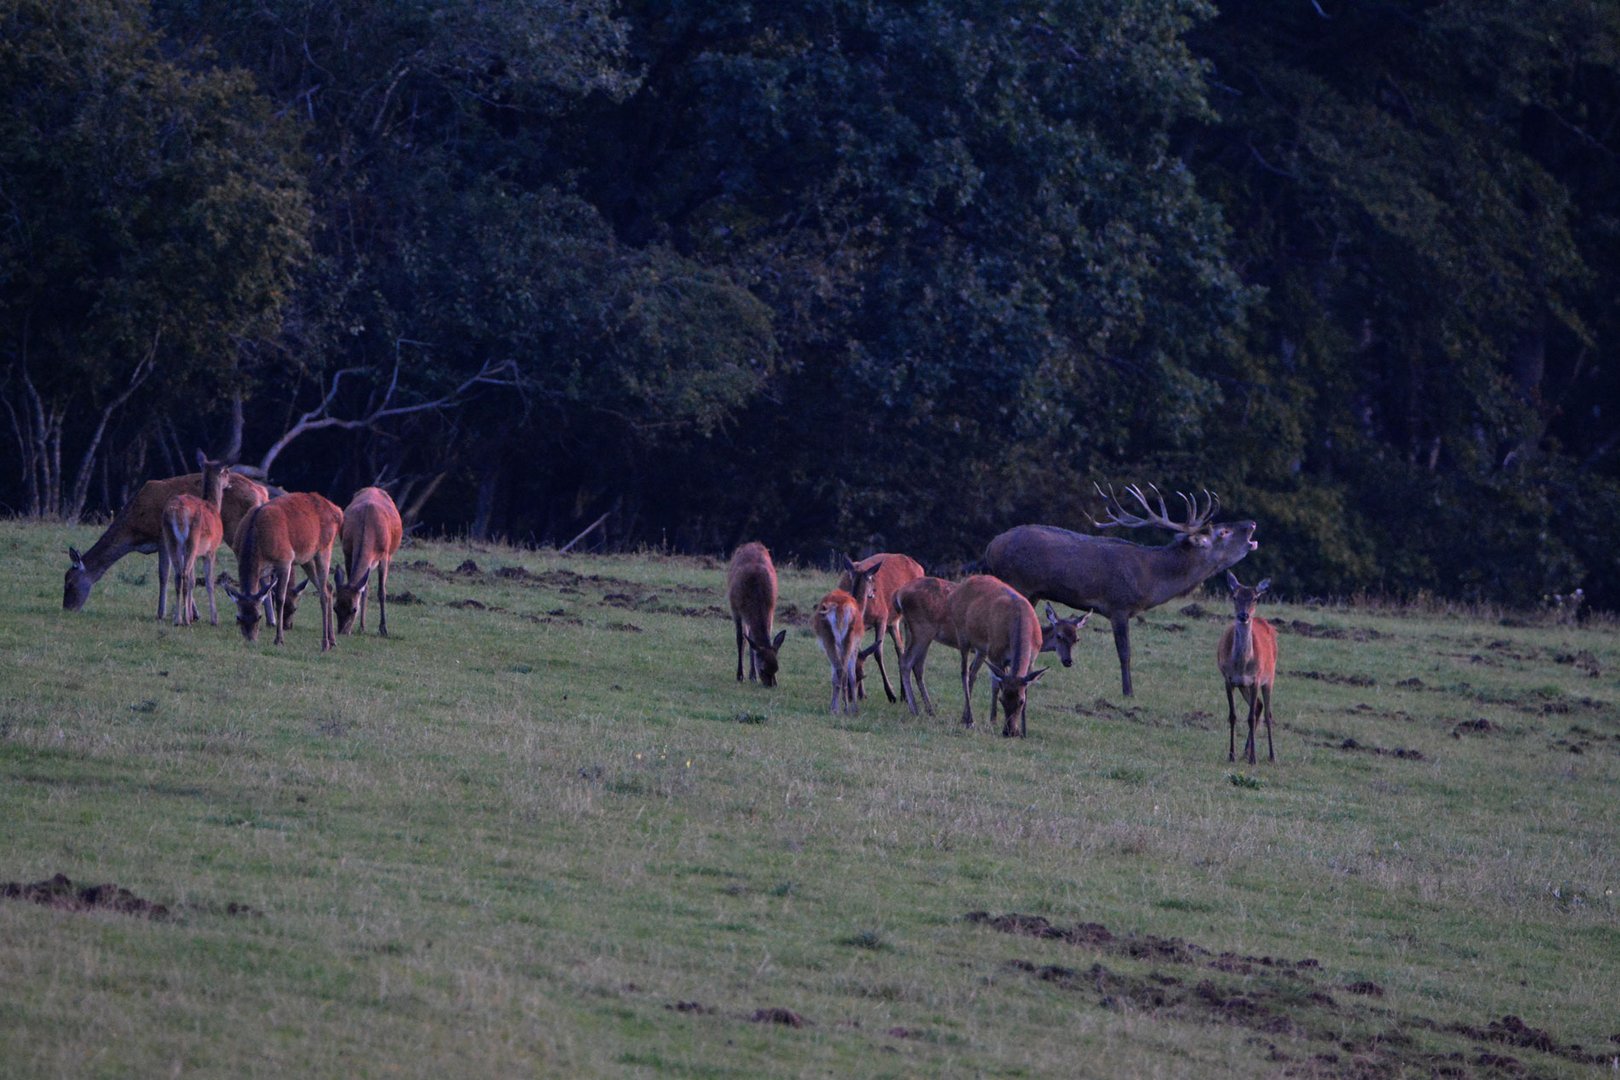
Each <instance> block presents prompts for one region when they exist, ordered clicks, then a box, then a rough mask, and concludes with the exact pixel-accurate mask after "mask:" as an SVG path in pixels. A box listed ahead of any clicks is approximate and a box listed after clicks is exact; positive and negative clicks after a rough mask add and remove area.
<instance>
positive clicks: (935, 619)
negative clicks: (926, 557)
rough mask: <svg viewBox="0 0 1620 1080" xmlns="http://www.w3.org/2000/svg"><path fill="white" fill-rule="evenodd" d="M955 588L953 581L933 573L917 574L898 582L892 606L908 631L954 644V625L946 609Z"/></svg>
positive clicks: (943, 642) (945, 643) (915, 634)
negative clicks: (900, 582) (924, 575)
mask: <svg viewBox="0 0 1620 1080" xmlns="http://www.w3.org/2000/svg"><path fill="white" fill-rule="evenodd" d="M955 589H956V585H955V584H954V583H953V582H949V581H946V580H944V579H943V578H936V577H920V578H917V579H916V580H915V581H908V582H906V583H905V584H904V585H902V586H900V588H899V589H897V590H896V591H895V594H894V609H895V611H896V613H898V614H899V615H900V617H901V618H903V619H905V620H906V628H907V632H908V633H909V634H911V635H914V636H919V637H927V638H928V639H930V640H933V641H938V642H940V643H941V644H943V645H951V646H954V645H956V627H955V625H954V624H953V623H952V622H951V615H950V610H949V605H950V599H951V593H952V592H954V591H955Z"/></svg>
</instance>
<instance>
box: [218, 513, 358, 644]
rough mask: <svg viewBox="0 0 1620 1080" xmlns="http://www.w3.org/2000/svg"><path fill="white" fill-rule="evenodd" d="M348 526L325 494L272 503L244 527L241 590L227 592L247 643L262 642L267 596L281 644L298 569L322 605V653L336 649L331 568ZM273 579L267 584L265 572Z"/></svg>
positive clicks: (240, 555)
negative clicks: (261, 617) (337, 544)
mask: <svg viewBox="0 0 1620 1080" xmlns="http://www.w3.org/2000/svg"><path fill="white" fill-rule="evenodd" d="M342 526H343V511H342V510H339V509H338V508H337V504H335V503H333V502H332V501H331V500H330V499H327V498H325V497H323V496H321V495H316V494H313V493H311V492H293V493H291V494H287V495H282V496H281V497H279V498H276V499H271V500H270V501H269V502H267V503H265V504H264V505H263V506H261V507H259V508H258V509H256V510H254V511H253V513H252V514H250V515H249V516H248V518H247V520H246V521H244V522H243V523H242V536H241V544H242V546H241V548H240V550H239V551H238V552H237V564H236V565H237V580H238V581H239V582H240V583H241V586H242V591H241V592H238V591H237V590H235V589H232V588H229V587H227V588H226V591H227V592H229V593H230V595H231V599H233V600H235V601H236V623H237V626H238V627H240V628H241V631H242V636H243V637H244V638H246V639H247V640H248V641H257V640H258V639H259V608H260V605H262V604H263V603H264V601H265V599H266V598H267V597H268V598H270V600H271V607H272V608H273V609H274V610H275V611H276V612H277V613H279V616H278V618H277V619H276V644H277V645H280V644H281V643H282V640H283V635H284V632H285V630H286V628H287V617H286V615H287V610H288V609H287V597H288V595H289V594H290V593H291V592H292V577H293V566H294V565H298V566H302V567H303V568H304V573H305V574H307V575H308V577H309V580H310V581H313V582H314V583H315V591H316V593H317V594H318V595H319V596H320V601H321V651H322V652H325V651H326V650H327V649H330V648H331V647H332V646H333V645H335V644H337V635H336V634H334V633H333V623H334V621H335V620H334V619H333V617H332V593H331V590H330V589H328V588H327V584H326V581H327V575H328V572H329V571H330V569H331V565H332V542H333V541H334V540H336V539H337V534H338V530H339V529H340V528H342ZM267 572H268V573H269V574H270V580H269V581H268V582H266V581H264V576H265V574H266V573H267Z"/></svg>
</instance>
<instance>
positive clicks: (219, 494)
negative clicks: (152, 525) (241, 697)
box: [160, 460, 231, 626]
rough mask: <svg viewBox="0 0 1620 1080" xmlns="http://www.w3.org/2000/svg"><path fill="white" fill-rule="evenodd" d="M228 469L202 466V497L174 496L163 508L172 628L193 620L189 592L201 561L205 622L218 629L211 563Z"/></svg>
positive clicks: (208, 463)
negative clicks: (205, 591) (170, 573)
mask: <svg viewBox="0 0 1620 1080" xmlns="http://www.w3.org/2000/svg"><path fill="white" fill-rule="evenodd" d="M230 479H231V470H230V467H229V466H226V465H222V464H220V463H219V462H217V461H206V460H205V461H204V462H203V479H202V495H201V497H198V496H196V495H186V494H181V495H176V496H174V497H173V498H171V499H170V500H169V501H168V503H167V504H166V505H165V506H164V507H163V533H162V536H161V537H160V540H161V541H162V547H163V551H164V557H165V558H166V559H167V561H168V563H169V565H170V566H172V567H173V568H174V625H176V626H189V625H190V624H191V623H192V622H194V621H196V618H197V603H196V600H195V599H194V597H193V592H194V591H195V589H196V587H197V560H198V559H202V560H203V570H204V573H205V575H206V583H207V587H208V622H209V624H210V625H212V626H218V625H219V607H218V605H217V604H216V603H215V600H214V560H215V557H216V556H217V555H218V553H219V545H220V542H221V541H222V540H223V539H224V537H225V526H224V524H223V522H222V521H221V520H220V514H219V509H220V504H221V503H222V502H223V501H224V498H225V485H226V484H227V483H229V482H230Z"/></svg>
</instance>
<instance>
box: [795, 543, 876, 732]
mask: <svg viewBox="0 0 1620 1080" xmlns="http://www.w3.org/2000/svg"><path fill="white" fill-rule="evenodd" d="M866 563H867V565H866V566H857V565H856V564H855V563H853V562H851V561H850V559H849V558H848V556H845V558H844V567H845V574H846V576H847V578H848V580H849V588H848V589H834V590H833V591H832V592H829V593H828V594H827V595H826V596H823V597H822V598H821V600H820V601H819V602H818V603H817V604H816V610H815V614H814V615H813V616H811V619H810V625H811V626H812V627H813V628H814V629H815V632H816V637H817V639H819V640H820V642H821V651H822V652H824V653H826V654H827V663H828V664H830V665H831V667H832V705H831V706H830V710H829V711H831V712H834V713H836V712H838V711H840V709H839V704H840V702H841V703H842V705H843V709H842V711H843V712H844V714H845V715H846V716H853V715H855V713H857V712H858V711H860V680H859V669H860V663H861V660H862V659H863V658H864V657H865V656H868V655H870V653H871V650H862V649H861V636H862V635H863V634H865V632H866V609H867V607H868V606H869V605H870V604H871V603H872V597H873V595H874V593H875V592H876V587H875V586H874V585H873V581H872V579H873V578H875V577H876V576H877V573H878V571H879V570H880V569H881V568H882V564H880V563H873V562H872V561H871V560H870V559H868V560H866ZM840 580H843V579H842V578H841V579H840ZM879 644H880V645H881V644H882V642H881V641H880V642H879Z"/></svg>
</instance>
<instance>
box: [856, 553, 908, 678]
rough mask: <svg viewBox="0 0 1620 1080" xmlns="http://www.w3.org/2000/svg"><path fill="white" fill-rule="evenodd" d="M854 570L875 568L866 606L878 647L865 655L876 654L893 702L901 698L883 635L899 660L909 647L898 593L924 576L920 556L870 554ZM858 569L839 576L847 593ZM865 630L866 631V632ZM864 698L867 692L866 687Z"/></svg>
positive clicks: (868, 626) (881, 673) (867, 619)
mask: <svg viewBox="0 0 1620 1080" xmlns="http://www.w3.org/2000/svg"><path fill="white" fill-rule="evenodd" d="M851 565H852V566H853V568H854V570H867V569H870V570H871V571H872V574H873V577H872V590H873V591H872V602H871V603H870V604H868V605H867V607H866V616H865V621H866V629H867V630H871V631H873V635H872V644H873V645H875V646H876V648H873V649H868V650H863V652H864V653H865V655H868V656H876V657H877V666H878V674H879V675H881V676H883V692H884V693H885V694H887V695H889V700H890V701H898V700H900V699H899V698H897V697H895V694H894V688H893V687H891V686H890V685H889V671H888V669H887V668H885V667H884V666H883V637H884V635H885V634H887V635H888V636H889V639H890V640H891V641H893V642H894V655H895V659H896V660H899V658H900V654H901V653H902V651H904V649H905V644H906V643H905V640H904V639H903V638H902V637H901V636H900V616H899V613H898V612H896V611H895V610H894V594H895V593H896V592H898V591H899V590H900V588H901V587H902V586H904V585H905V584H906V583H907V582H911V581H916V580H917V579H918V578H920V577H922V576H923V568H922V566H921V565H920V564H918V562H917V560H916V559H913V558H912V557H911V556H910V555H898V554H894V553H892V552H884V553H882V554H879V555H869V556H867V557H866V558H864V559H862V560H861V561H860V562H858V563H853V564H851ZM854 570H846V571H844V573H843V574H842V575H841V576H840V577H839V579H838V587H839V588H840V589H843V590H844V591H846V592H849V591H850V585H851V580H850V575H851V574H852V573H853V572H854ZM863 632H864V631H863ZM861 696H862V697H865V696H866V694H865V692H864V690H863V691H862V693H861Z"/></svg>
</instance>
